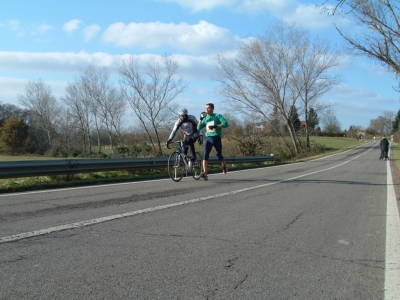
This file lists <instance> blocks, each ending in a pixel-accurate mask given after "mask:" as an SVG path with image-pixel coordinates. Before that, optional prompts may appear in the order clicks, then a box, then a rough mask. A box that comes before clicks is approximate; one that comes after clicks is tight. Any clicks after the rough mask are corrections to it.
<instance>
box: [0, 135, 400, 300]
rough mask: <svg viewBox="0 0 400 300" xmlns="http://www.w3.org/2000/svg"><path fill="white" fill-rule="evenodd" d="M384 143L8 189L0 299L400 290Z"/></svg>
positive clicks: (369, 295) (399, 242)
mask: <svg viewBox="0 0 400 300" xmlns="http://www.w3.org/2000/svg"><path fill="white" fill-rule="evenodd" d="M379 154H380V151H379V149H378V145H377V143H374V142H372V141H371V142H369V143H366V144H364V145H363V146H361V147H358V148H356V149H352V150H350V151H346V152H343V153H340V154H336V155H330V156H327V157H324V158H321V159H317V160H313V161H308V162H302V163H295V164H291V165H284V166H275V167H268V168H262V169H255V170H248V171H238V172H229V173H228V174H227V175H223V174H215V175H210V176H209V181H207V182H205V181H202V180H199V181H195V180H193V179H192V178H184V179H183V180H182V181H181V182H179V183H175V182H173V181H172V180H169V179H168V180H156V181H146V182H135V183H124V184H109V185H97V186H92V187H78V188H70V189H60V190H52V191H39V192H30V193H19V194H11V195H6V194H3V195H0V299H399V297H400V296H399V295H400V255H399V249H400V237H399V236H400V221H399V210H398V205H397V201H396V196H395V193H394V186H393V184H392V176H391V171H390V170H391V168H390V163H391V162H384V161H380V160H378V158H379Z"/></svg>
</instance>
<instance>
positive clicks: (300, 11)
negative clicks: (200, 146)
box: [0, 0, 400, 130]
mask: <svg viewBox="0 0 400 300" xmlns="http://www.w3.org/2000/svg"><path fill="white" fill-rule="evenodd" d="M321 2H323V1H322V0H315V1H311V0H57V1H54V0H0V102H2V103H3V104H6V103H7V104H14V105H17V106H20V104H19V103H18V95H24V93H25V91H26V86H27V83H28V82H29V81H33V80H39V79H40V80H42V81H44V82H45V84H47V85H48V86H50V88H51V91H52V93H53V95H54V96H55V97H56V98H57V100H59V101H61V100H60V99H61V97H63V96H64V95H65V88H66V86H67V84H68V83H72V82H74V80H75V79H76V77H77V76H78V75H79V73H80V72H81V71H82V70H83V69H84V68H86V67H87V66H88V65H93V66H96V67H106V68H107V69H108V70H109V71H110V72H111V76H112V78H115V80H117V79H118V69H117V63H118V62H119V61H120V59H121V56H122V55H125V54H131V55H134V56H136V57H137V58H139V59H143V60H146V59H148V58H149V55H160V56H162V55H166V54H167V55H172V56H173V57H174V58H175V59H177V60H178V63H179V66H180V69H179V71H180V76H182V77H183V78H185V80H187V82H188V84H189V85H188V88H187V90H186V91H185V92H184V93H183V94H180V95H179V97H178V98H177V99H176V101H175V102H176V103H178V104H179V107H185V108H187V109H188V110H189V114H193V115H195V116H199V115H200V113H201V112H202V111H203V110H204V107H205V104H206V103H208V102H213V103H214V104H215V112H218V113H224V112H225V111H226V104H224V102H223V99H222V98H221V96H220V95H218V93H216V88H217V87H218V85H217V83H216V82H215V81H213V80H212V76H213V74H214V73H215V69H214V67H213V64H212V61H213V59H214V58H215V56H216V55H217V54H218V53H222V54H224V53H234V52H235V51H236V50H237V47H238V44H239V43H240V42H241V41H244V40H245V39H247V38H249V37H260V36H262V35H263V33H264V32H265V31H266V30H268V28H270V27H271V26H273V24H275V23H276V22H278V21H284V22H287V23H295V24H296V25H298V26H301V27H302V28H303V29H306V30H308V31H309V33H310V34H311V35H312V36H318V37H321V38H327V39H329V40H330V41H331V43H332V46H335V47H337V48H338V49H342V46H343V45H344V41H343V39H342V38H341V37H340V36H339V34H338V33H337V32H336V29H335V27H334V24H335V23H336V24H338V25H340V26H341V28H342V29H344V30H348V31H349V32H354V30H356V29H355V27H354V25H352V24H351V23H350V22H346V21H343V20H339V19H337V18H332V17H328V16H327V15H326V14H323V13H321V9H320V8H319V7H316V4H321ZM332 74H333V75H339V76H341V77H342V82H341V83H340V84H338V85H336V86H334V87H333V88H332V90H331V91H330V92H329V93H327V94H325V95H324V96H323V97H321V101H323V102H324V103H329V104H330V105H332V107H333V110H334V114H335V116H336V118H337V119H338V120H339V122H340V125H341V128H342V129H343V130H345V129H348V128H349V127H350V126H351V125H356V126H361V127H363V128H366V127H368V126H369V124H370V120H372V119H376V118H377V117H379V116H381V115H383V113H384V112H387V111H391V112H393V113H394V114H397V111H398V110H399V109H400V101H399V93H398V92H396V91H395V90H394V89H393V87H395V86H396V85H397V83H396V80H395V77H394V75H393V73H390V72H388V71H387V70H386V69H385V68H384V67H383V66H381V65H380V64H379V63H377V62H374V61H371V60H370V59H368V58H365V57H354V56H346V57H343V58H342V59H341V60H340V65H339V66H338V67H336V68H335V69H334V70H332ZM132 119H133V115H132V113H131V112H130V111H129V110H127V115H126V121H125V122H128V123H129V121H130V120H132Z"/></svg>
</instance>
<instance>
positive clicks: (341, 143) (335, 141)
mask: <svg viewBox="0 0 400 300" xmlns="http://www.w3.org/2000/svg"><path fill="white" fill-rule="evenodd" d="M310 142H311V145H315V144H316V143H318V144H321V145H325V146H326V147H327V148H329V149H331V150H333V151H338V150H339V151H345V150H348V149H351V148H354V147H356V146H358V145H361V144H363V143H365V142H367V140H365V139H354V138H332V137H324V136H312V137H310Z"/></svg>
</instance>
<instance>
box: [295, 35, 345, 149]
mask: <svg viewBox="0 0 400 300" xmlns="http://www.w3.org/2000/svg"><path fill="white" fill-rule="evenodd" d="M300 42H301V44H299V45H298V47H297V49H296V55H297V59H298V63H299V66H298V69H297V70H296V71H295V74H294V76H293V78H294V85H293V86H294V88H295V92H294V93H296V92H297V93H298V97H299V98H300V99H301V103H302V105H303V114H304V120H305V122H306V126H305V132H306V145H307V147H308V148H309V147H310V146H311V145H310V133H309V126H307V124H308V113H309V109H310V108H311V107H316V106H317V103H316V102H317V101H318V100H319V99H320V97H321V96H322V95H323V94H325V93H327V92H328V91H330V90H331V88H332V86H333V85H335V84H338V83H339V82H340V81H341V78H340V77H339V76H331V75H330V74H329V73H328V72H329V71H330V70H331V69H333V68H334V67H335V66H337V65H338V61H339V58H340V56H341V54H340V53H339V52H338V51H337V50H335V49H334V48H333V47H332V46H331V45H330V42H329V41H328V40H325V39H320V38H316V39H314V40H313V41H311V40H310V38H309V35H306V36H304V37H303V39H302V40H301V41H300ZM323 107H324V108H326V107H327V106H326V105H323V104H320V105H319V109H323Z"/></svg>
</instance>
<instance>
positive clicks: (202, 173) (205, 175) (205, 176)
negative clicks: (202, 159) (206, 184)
mask: <svg viewBox="0 0 400 300" xmlns="http://www.w3.org/2000/svg"><path fill="white" fill-rule="evenodd" d="M200 177H201V178H203V179H204V181H207V180H208V176H207V174H206V173H204V172H201V173H200Z"/></svg>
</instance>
